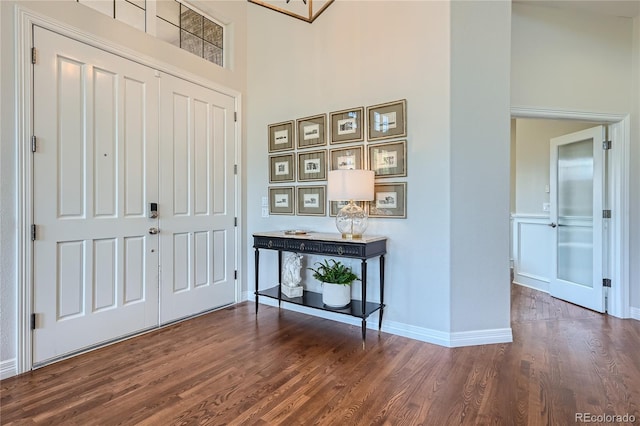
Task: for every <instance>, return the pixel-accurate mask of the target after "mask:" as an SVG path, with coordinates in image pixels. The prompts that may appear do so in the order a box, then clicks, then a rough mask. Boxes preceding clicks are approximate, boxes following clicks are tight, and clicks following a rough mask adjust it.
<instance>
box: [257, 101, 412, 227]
mask: <svg viewBox="0 0 640 426" xmlns="http://www.w3.org/2000/svg"><path fill="white" fill-rule="evenodd" d="M407 143H408V141H407V100H406V99H401V100H397V101H393V102H386V103H381V104H376V105H371V106H368V107H366V108H365V107H362V106H360V107H355V108H350V109H344V110H340V111H335V112H331V113H328V114H327V113H322V114H316V115H313V116H308V117H303V118H298V119H296V120H287V121H282V122H279V123H274V124H270V125H268V151H269V184H270V186H269V213H270V214H273V215H299V216H326V215H327V212H328V214H329V216H336V215H337V213H338V211H339V210H340V209H341V208H342V206H343V205H344V204H346V202H338V201H329V200H327V197H326V180H327V174H328V172H329V170H337V169H369V170H373V171H374V173H375V190H374V192H375V199H374V200H373V201H370V202H366V203H364V202H360V203H359V205H360V206H362V207H364V208H365V209H367V211H368V213H369V217H370V218H389V219H392V218H393V219H404V218H406V217H407V182H406V178H407V175H408V174H407V173H408V166H407ZM294 183H300V185H295V186H292V185H293V184H294ZM327 205H328V207H329V208H328V209H327Z"/></svg>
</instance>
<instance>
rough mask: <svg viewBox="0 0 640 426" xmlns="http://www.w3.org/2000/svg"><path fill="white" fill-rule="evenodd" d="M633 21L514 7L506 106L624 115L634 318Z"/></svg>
mask: <svg viewBox="0 0 640 426" xmlns="http://www.w3.org/2000/svg"><path fill="white" fill-rule="evenodd" d="M638 19H639V18H635V19H631V18H620V17H610V16H604V15H591V14H588V13H581V12H572V11H566V10H559V9H553V8H547V7H544V6H539V5H531V4H519V3H515V4H514V6H513V21H512V41H513V46H512V71H511V83H512V86H511V87H512V91H511V105H512V106H513V107H527V108H541V109H546V110H564V111H588V112H598V113H613V114H631V122H632V125H631V147H630V149H631V155H630V159H629V161H630V167H629V170H630V181H629V182H630V191H629V205H630V218H631V226H630V232H629V242H630V271H629V281H630V286H631V288H630V291H631V306H632V308H635V312H637V314H636V315H637V316H638V317H640V266H639V265H640V221H638V217H640V215H639V213H640V184H639V183H638V182H640V163H639V162H638V157H639V156H640V125H639V124H638V120H639V108H638V106H637V105H638V100H637V99H638V93H639V89H638V80H639V79H640V72H639V67H638V65H637V64H638V55H639V53H638V49H639V47H638V44H640V42H639V41H638V40H639V38H640V37H639V31H640V30H639V29H638V25H639V24H638ZM634 63H635V64H636V65H635V67H634Z"/></svg>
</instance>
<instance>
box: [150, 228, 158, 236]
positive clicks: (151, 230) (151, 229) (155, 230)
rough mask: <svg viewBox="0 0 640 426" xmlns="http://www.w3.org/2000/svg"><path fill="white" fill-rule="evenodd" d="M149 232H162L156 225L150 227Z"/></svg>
mask: <svg viewBox="0 0 640 426" xmlns="http://www.w3.org/2000/svg"><path fill="white" fill-rule="evenodd" d="M149 233H150V234H151V235H156V234H159V233H160V229H158V228H156V227H155V226H152V227H151V228H149Z"/></svg>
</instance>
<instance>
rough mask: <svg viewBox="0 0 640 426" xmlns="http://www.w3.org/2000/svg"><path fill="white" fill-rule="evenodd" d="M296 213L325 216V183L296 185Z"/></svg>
mask: <svg viewBox="0 0 640 426" xmlns="http://www.w3.org/2000/svg"><path fill="white" fill-rule="evenodd" d="M297 188H298V196H297V205H298V210H297V213H298V214H299V215H300V216H326V214H327V210H326V206H327V201H326V200H327V198H326V195H325V194H326V190H327V187H326V186H325V185H321V186H298V187H297Z"/></svg>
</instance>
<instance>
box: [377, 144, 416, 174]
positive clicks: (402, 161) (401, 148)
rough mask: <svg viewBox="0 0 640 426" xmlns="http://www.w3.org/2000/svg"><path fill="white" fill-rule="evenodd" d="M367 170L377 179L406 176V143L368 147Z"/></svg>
mask: <svg viewBox="0 0 640 426" xmlns="http://www.w3.org/2000/svg"><path fill="white" fill-rule="evenodd" d="M369 170H373V171H374V172H375V176H376V177H377V178H384V177H398V176H406V175H407V141H406V140H403V141H397V142H385V143H379V144H375V145H369Z"/></svg>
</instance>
